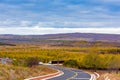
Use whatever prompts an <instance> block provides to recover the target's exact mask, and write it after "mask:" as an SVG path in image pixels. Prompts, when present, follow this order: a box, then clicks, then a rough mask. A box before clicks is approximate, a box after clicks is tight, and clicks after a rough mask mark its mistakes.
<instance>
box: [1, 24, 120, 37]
mask: <svg viewBox="0 0 120 80" xmlns="http://www.w3.org/2000/svg"><path fill="white" fill-rule="evenodd" d="M74 32H80V33H107V34H120V28H42V27H37V26H36V27H31V28H29V27H25V28H21V27H18V28H0V34H22V35H28V34H33V35H35V34H56V33H74Z"/></svg>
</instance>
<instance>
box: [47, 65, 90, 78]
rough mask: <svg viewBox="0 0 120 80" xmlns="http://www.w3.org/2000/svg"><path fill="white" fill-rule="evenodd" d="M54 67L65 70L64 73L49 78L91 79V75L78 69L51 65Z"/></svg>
mask: <svg viewBox="0 0 120 80" xmlns="http://www.w3.org/2000/svg"><path fill="white" fill-rule="evenodd" d="M49 67H51V68H54V69H58V70H60V71H63V72H64V74H63V75H61V76H58V77H54V78H51V79H47V80H90V78H91V75H90V74H88V73H86V72H84V71H82V70H78V69H71V68H64V67H58V66H49Z"/></svg>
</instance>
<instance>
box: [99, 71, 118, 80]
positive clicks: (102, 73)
mask: <svg viewBox="0 0 120 80" xmlns="http://www.w3.org/2000/svg"><path fill="white" fill-rule="evenodd" d="M97 73H99V74H100V78H99V79H98V80H105V78H107V77H108V79H110V80H120V74H116V73H115V72H112V73H108V72H107V71H98V72H97Z"/></svg>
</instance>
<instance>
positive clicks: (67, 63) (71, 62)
mask: <svg viewBox="0 0 120 80" xmlns="http://www.w3.org/2000/svg"><path fill="white" fill-rule="evenodd" d="M63 65H65V66H69V67H77V68H78V67H79V65H78V62H77V61H76V60H67V61H65V62H64V64H63Z"/></svg>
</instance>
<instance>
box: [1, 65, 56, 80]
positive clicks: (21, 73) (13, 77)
mask: <svg viewBox="0 0 120 80" xmlns="http://www.w3.org/2000/svg"><path fill="white" fill-rule="evenodd" d="M54 72H56V71H55V70H53V69H50V68H47V67H45V66H36V67H32V68H28V67H16V66H13V65H1V64H0V80H23V79H25V78H30V77H33V76H40V75H45V74H49V73H54Z"/></svg>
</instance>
